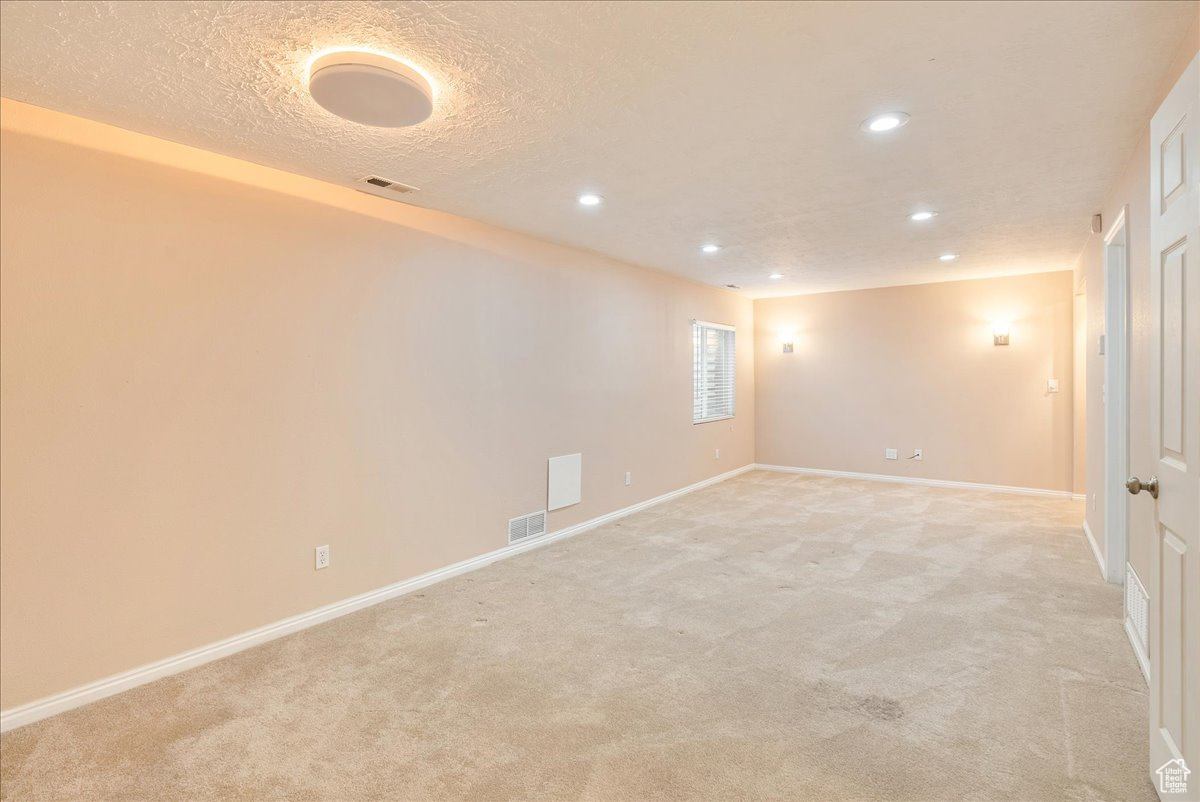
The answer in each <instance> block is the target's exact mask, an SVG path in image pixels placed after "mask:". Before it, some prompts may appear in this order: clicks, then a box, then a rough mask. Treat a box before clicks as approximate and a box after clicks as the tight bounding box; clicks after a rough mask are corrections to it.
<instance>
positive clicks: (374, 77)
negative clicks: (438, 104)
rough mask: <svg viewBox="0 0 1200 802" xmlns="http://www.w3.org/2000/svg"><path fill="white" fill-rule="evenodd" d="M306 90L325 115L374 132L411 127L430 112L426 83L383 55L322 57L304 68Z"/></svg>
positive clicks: (337, 53) (346, 52)
mask: <svg viewBox="0 0 1200 802" xmlns="http://www.w3.org/2000/svg"><path fill="white" fill-rule="evenodd" d="M308 91H309V93H310V94H312V97H313V100H315V101H316V102H317V104H318V105H320V106H321V107H322V108H324V109H325V110H326V111H329V112H332V113H333V114H336V115H337V116H339V117H342V118H344V119H347V120H349V121H351V122H355V123H360V124H362V125H373V126H376V127H379V128H403V127H405V126H408V125H416V124H417V123H420V122H424V121H425V120H427V119H428V118H429V115H430V114H432V113H433V87H432V86H431V85H430V83H429V80H428V79H426V78H425V76H424V75H422V74H421V73H420V72H418V71H417V70H416V69H415V68H413V67H411V66H409V65H408V64H405V63H404V62H403V61H401V60H400V59H397V58H393V57H391V56H388V55H386V54H384V53H372V52H365V51H359V50H334V51H331V52H328V53H323V54H321V55H320V56H319V57H317V58H315V59H314V60H313V62H312V64H311V65H310V66H309V79H308Z"/></svg>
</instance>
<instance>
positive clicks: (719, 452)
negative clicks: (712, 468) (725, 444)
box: [713, 448, 721, 459]
mask: <svg viewBox="0 0 1200 802" xmlns="http://www.w3.org/2000/svg"><path fill="white" fill-rule="evenodd" d="M720 458H721V449H719V448H718V449H717V453H716V454H714V455H713V459H720Z"/></svg>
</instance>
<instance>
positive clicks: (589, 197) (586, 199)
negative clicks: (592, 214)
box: [579, 192, 604, 206]
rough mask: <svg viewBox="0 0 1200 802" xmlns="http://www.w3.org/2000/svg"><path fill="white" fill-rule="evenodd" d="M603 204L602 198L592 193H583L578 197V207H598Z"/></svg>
mask: <svg viewBox="0 0 1200 802" xmlns="http://www.w3.org/2000/svg"><path fill="white" fill-rule="evenodd" d="M603 202H604V198H602V197H600V196H599V195H597V194H596V193H594V192H585V193H584V194H582V195H580V196H579V205H580V206H599V205H600V204H601V203H603Z"/></svg>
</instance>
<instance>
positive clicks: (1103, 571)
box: [1083, 521, 1108, 582]
mask: <svg viewBox="0 0 1200 802" xmlns="http://www.w3.org/2000/svg"><path fill="white" fill-rule="evenodd" d="M1083 534H1084V537H1086V538H1087V542H1088V545H1089V546H1091V547H1092V554H1093V555H1094V556H1095V557H1096V565H1098V566H1100V578H1101V579H1103V580H1104V581H1105V582H1107V581H1108V567H1107V566H1106V565H1105V564H1104V554H1103V553H1102V552H1101V551H1100V545H1099V544H1098V543H1097V542H1096V536H1095V535H1093V534H1092V528H1091V527H1090V526H1088V522H1087V521H1084V522H1083Z"/></svg>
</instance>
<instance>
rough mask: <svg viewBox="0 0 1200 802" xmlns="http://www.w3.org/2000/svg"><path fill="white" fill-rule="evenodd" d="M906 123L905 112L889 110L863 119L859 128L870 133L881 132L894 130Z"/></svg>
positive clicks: (906, 116)
mask: <svg viewBox="0 0 1200 802" xmlns="http://www.w3.org/2000/svg"><path fill="white" fill-rule="evenodd" d="M907 123H908V115H907V114H905V113H904V112H902V111H889V112H887V113H886V114H876V115H875V116H874V117H868V118H867V119H865V120H863V123H862V126H861V128H862V129H863V130H864V131H867V132H869V133H872V134H882V133H883V132H884V131H894V130H896V129H897V128H900V127H902V126H904V125H906V124H907Z"/></svg>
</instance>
